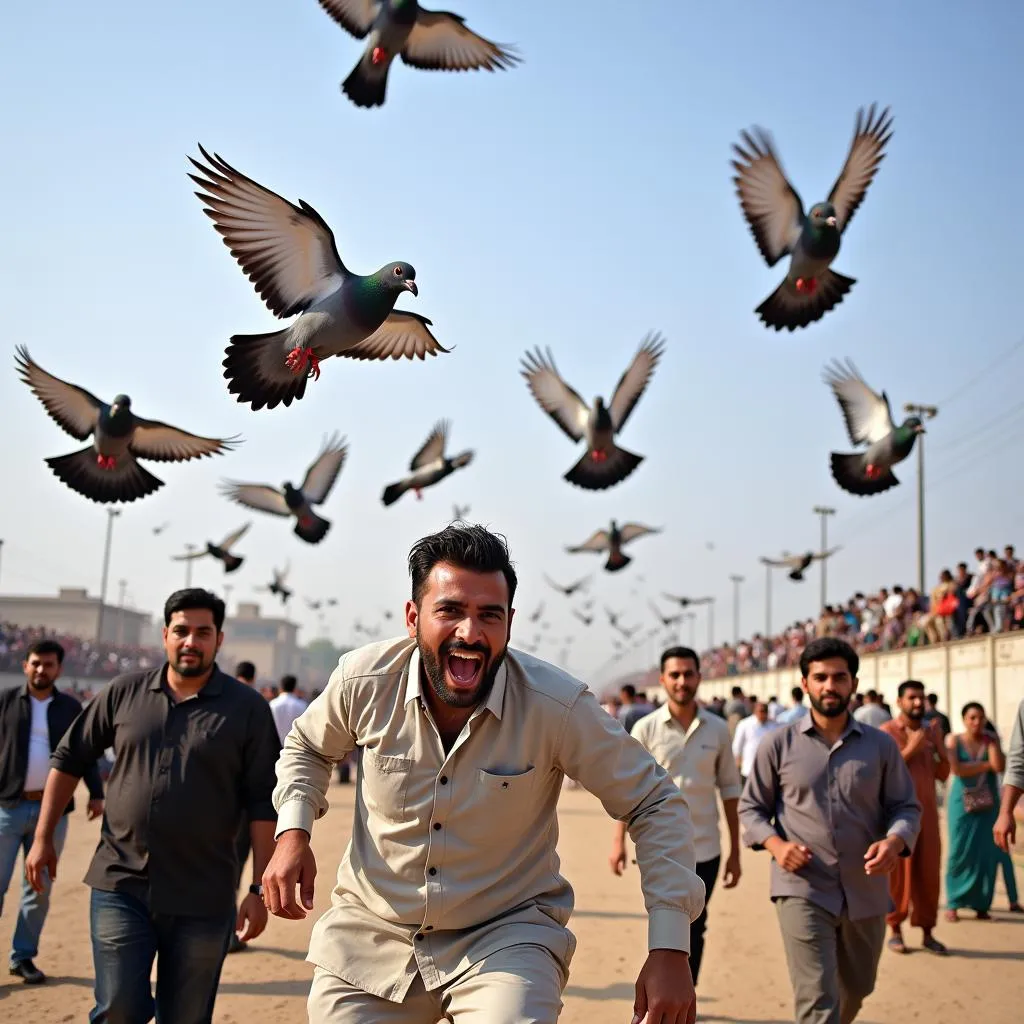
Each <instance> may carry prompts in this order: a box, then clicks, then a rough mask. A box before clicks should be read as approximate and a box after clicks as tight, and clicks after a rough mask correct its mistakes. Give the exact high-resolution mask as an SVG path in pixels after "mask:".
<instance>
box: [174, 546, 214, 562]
mask: <svg viewBox="0 0 1024 1024" xmlns="http://www.w3.org/2000/svg"><path fill="white" fill-rule="evenodd" d="M206 553H207V551H206V548H201V549H200V550H198V551H193V552H192V553H191V554H188V555H171V561H173V562H190V561H192V559H194V558H202V557H203V555H205V554H206Z"/></svg>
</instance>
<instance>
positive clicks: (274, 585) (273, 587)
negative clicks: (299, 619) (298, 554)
mask: <svg viewBox="0 0 1024 1024" xmlns="http://www.w3.org/2000/svg"><path fill="white" fill-rule="evenodd" d="M290 568H291V563H290V562H288V563H285V567H284V568H283V569H281V570H277V569H274V578H273V580H272V581H271V582H270V583H268V584H267V585H266V587H261V588H260V589H261V590H269V591H270V593H271V594H277V596H278V597H279V598H281V604H284V605H286V604H288V598H290V597H291V596H292V591H291V590H289V589H288V588H287V587H286V586H285V585H284V581H285V580H286V579H287V578H288V570H289V569H290Z"/></svg>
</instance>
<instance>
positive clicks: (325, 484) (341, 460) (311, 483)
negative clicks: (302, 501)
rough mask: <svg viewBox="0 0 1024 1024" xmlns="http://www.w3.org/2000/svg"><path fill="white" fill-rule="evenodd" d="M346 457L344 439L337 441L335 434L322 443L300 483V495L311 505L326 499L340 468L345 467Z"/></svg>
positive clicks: (346, 448) (346, 446)
mask: <svg viewBox="0 0 1024 1024" xmlns="http://www.w3.org/2000/svg"><path fill="white" fill-rule="evenodd" d="M347 455H348V445H347V444H346V443H345V438H340V439H339V438H338V436H337V435H336V434H335V435H334V436H332V437H331V438H330V440H328V441H326V442H324V446H323V448H322V449H321V450H320V454H319V455H318V456H317V457H316V459H315V461H314V462H313V464H312V465H311V466H310V467H309V469H307V470H306V477H305V479H304V480H303V481H302V493H303V494H304V495H305V496H306V501H308V502H309V503H310V504H311V505H319V504H320V503H321V502H322V501H323V500H324V499H325V498H326V497H327V495H328V494H329V493H330V491H331V488H332V487H333V486H334V481H335V480H337V479H338V474H339V473H340V472H341V467H342V466H344V465H345V457H346V456H347Z"/></svg>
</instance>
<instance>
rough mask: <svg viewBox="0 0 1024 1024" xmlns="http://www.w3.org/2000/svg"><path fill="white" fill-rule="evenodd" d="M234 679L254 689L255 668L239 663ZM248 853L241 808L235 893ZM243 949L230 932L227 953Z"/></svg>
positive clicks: (246, 834) (236, 853) (246, 663)
mask: <svg viewBox="0 0 1024 1024" xmlns="http://www.w3.org/2000/svg"><path fill="white" fill-rule="evenodd" d="M235 678H236V679H237V680H238V681H239V682H240V683H244V684H245V685H246V686H248V687H249V688H250V689H255V683H256V666H255V665H254V664H253V663H252V662H251V661H240V662H239V663H238V664H237V665H236V666H235ZM249 852H250V844H249V819H248V818H247V817H246V816H245V808H244V807H243V808H242V819H241V821H239V823H238V835H237V836H235V855H236V856H237V857H238V872H237V873H236V875H235V891H236V892H237V891H238V888H239V886H241V884H242V872H243V871H244V870H245V862H246V861H247V860H248V859H249ZM236 909H237V908H236ZM245 948H246V945H245V943H244V942H242V940H241V939H239V937H238V936H237V935H236V934H235V933H234V932H232V933H231V942H230V945H229V946H228V952H229V953H240V952H241V951H242V950H243V949H245Z"/></svg>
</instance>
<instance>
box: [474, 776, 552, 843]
mask: <svg viewBox="0 0 1024 1024" xmlns="http://www.w3.org/2000/svg"><path fill="white" fill-rule="evenodd" d="M536 786H537V771H536V769H535V768H533V767H530V768H527V769H526V770H525V771H522V772H516V771H513V770H511V769H504V768H503V769H501V770H500V771H486V770H484V769H483V768H480V769H478V770H477V773H476V784H475V785H474V787H473V795H472V798H471V802H470V805H469V806H468V807H467V808H466V812H467V813H466V814H465V815H463V816H461V817H462V820H461V823H460V824H461V827H462V829H463V831H464V832H466V833H467V834H468V837H469V838H471V839H472V840H473V841H480V842H492V841H494V840H495V839H498V840H500V839H502V838H504V837H507V836H518V835H521V834H522V833H523V832H524V831H525V830H527V829H529V828H530V827H531V824H532V822H533V820H534V819H535V818H536V816H537V810H538V808H537V799H536V797H537V794H536Z"/></svg>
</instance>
